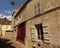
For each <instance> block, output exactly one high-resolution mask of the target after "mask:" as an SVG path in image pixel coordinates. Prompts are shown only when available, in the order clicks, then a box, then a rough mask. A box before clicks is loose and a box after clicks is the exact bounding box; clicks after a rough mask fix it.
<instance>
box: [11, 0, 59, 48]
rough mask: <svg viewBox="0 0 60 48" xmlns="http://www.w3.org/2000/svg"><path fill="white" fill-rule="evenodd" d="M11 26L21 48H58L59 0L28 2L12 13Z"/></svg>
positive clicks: (32, 0) (33, 0)
mask: <svg viewBox="0 0 60 48" xmlns="http://www.w3.org/2000/svg"><path fill="white" fill-rule="evenodd" d="M12 26H13V28H12V29H13V31H14V38H15V40H17V41H18V42H19V43H20V46H21V47H22V48H60V0H28V1H27V2H26V3H25V4H24V5H22V6H20V8H18V9H17V10H15V11H14V13H13V15H12Z"/></svg>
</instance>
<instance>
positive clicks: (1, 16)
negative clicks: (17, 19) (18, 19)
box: [0, 14, 12, 20]
mask: <svg viewBox="0 0 60 48" xmlns="http://www.w3.org/2000/svg"><path fill="white" fill-rule="evenodd" d="M4 17H6V18H7V19H8V20H12V16H11V15H9V16H6V15H4V14H0V18H4Z"/></svg>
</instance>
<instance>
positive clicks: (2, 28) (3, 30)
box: [0, 18, 13, 38]
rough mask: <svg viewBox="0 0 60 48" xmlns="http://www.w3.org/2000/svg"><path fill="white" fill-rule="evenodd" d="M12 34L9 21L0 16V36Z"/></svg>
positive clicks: (6, 36) (4, 36)
mask: <svg viewBox="0 0 60 48" xmlns="http://www.w3.org/2000/svg"><path fill="white" fill-rule="evenodd" d="M12 34H13V32H12V26H11V21H9V20H8V19H7V18H0V37H3V38H11V37H12Z"/></svg>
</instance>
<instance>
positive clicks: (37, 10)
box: [34, 3, 40, 15]
mask: <svg viewBox="0 0 60 48" xmlns="http://www.w3.org/2000/svg"><path fill="white" fill-rule="evenodd" d="M34 10H35V14H36V15H37V14H39V13H40V4H39V3H36V4H35V6H34Z"/></svg>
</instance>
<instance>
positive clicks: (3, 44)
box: [0, 38, 20, 48]
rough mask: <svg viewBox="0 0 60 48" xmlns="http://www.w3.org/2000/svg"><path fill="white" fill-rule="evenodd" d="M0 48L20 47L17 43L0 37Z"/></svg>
mask: <svg viewBox="0 0 60 48" xmlns="http://www.w3.org/2000/svg"><path fill="white" fill-rule="evenodd" d="M0 48H20V47H19V46H18V44H16V43H14V42H13V41H11V40H10V39H2V38H0Z"/></svg>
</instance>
